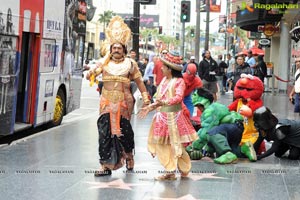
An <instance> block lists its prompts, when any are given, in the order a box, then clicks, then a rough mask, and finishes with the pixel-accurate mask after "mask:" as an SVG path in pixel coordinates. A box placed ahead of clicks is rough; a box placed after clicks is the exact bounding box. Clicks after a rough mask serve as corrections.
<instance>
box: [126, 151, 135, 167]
mask: <svg viewBox="0 0 300 200" xmlns="http://www.w3.org/2000/svg"><path fill="white" fill-rule="evenodd" d="M133 167H134V159H133V155H132V153H128V154H127V158H126V169H127V170H133Z"/></svg>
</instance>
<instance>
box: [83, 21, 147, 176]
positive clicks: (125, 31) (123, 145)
mask: <svg viewBox="0 0 300 200" xmlns="http://www.w3.org/2000/svg"><path fill="white" fill-rule="evenodd" d="M106 36H107V40H108V42H109V44H110V46H109V52H108V53H107V54H106V55H105V56H104V58H103V59H102V61H101V62H100V63H98V64H97V67H96V68H95V69H91V70H90V71H89V73H88V74H87V76H86V78H87V79H88V80H91V79H94V78H95V77H96V76H98V75H100V74H102V81H103V88H102V93H101V97H100V116H99V119H98V121H97V125H98V132H99V156H100V164H101V168H100V170H99V171H96V173H95V176H105V175H111V170H116V169H119V168H120V167H122V166H123V165H124V163H125V162H126V168H127V169H128V170H132V169H133V167H134V160H133V149H134V133H133V130H132V127H131V124H130V118H131V114H132V111H133V106H134V98H133V95H132V93H131V91H130V82H131V81H134V82H135V83H136V85H137V87H138V89H139V90H140V92H141V94H142V96H143V101H144V105H148V104H149V103H150V100H149V97H148V93H147V90H146V88H145V85H144V83H143V79H142V75H141V73H140V71H139V69H138V65H137V63H136V62H135V61H134V60H133V59H130V58H127V57H126V54H127V49H126V44H127V42H128V41H129V39H130V37H131V31H130V29H129V28H128V27H127V25H126V24H125V23H124V21H123V20H122V18H121V17H119V16H115V17H113V18H112V20H111V21H110V23H109V25H108V28H107V31H106Z"/></svg>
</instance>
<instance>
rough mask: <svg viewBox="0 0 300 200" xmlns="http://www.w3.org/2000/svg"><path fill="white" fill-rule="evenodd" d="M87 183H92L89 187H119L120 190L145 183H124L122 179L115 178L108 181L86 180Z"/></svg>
mask: <svg viewBox="0 0 300 200" xmlns="http://www.w3.org/2000/svg"><path fill="white" fill-rule="evenodd" d="M86 183H87V184H90V185H93V186H91V187H89V189H102V188H112V189H121V190H132V188H131V187H132V186H137V185H139V186H140V185H147V184H139V183H125V182H124V181H123V180H122V179H117V180H114V181H110V182H90V181H87V182H86Z"/></svg>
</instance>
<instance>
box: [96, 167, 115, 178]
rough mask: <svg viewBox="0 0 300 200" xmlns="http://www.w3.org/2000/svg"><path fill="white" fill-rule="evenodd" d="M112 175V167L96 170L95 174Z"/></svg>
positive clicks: (99, 175)
mask: <svg viewBox="0 0 300 200" xmlns="http://www.w3.org/2000/svg"><path fill="white" fill-rule="evenodd" d="M110 175H111V170H110V169H107V168H105V169H100V170H97V171H95V173H94V176H95V177H101V176H110Z"/></svg>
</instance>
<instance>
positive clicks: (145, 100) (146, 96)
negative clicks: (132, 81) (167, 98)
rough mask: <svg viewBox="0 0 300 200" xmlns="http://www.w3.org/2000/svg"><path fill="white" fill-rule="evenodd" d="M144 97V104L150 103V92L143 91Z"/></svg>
mask: <svg viewBox="0 0 300 200" xmlns="http://www.w3.org/2000/svg"><path fill="white" fill-rule="evenodd" d="M142 98H143V102H144V104H150V103H151V101H150V99H149V95H148V92H142Z"/></svg>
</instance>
